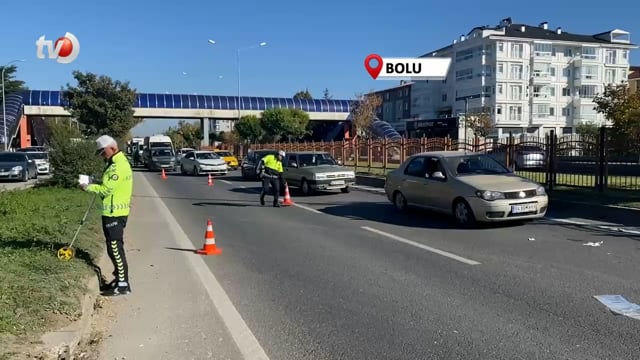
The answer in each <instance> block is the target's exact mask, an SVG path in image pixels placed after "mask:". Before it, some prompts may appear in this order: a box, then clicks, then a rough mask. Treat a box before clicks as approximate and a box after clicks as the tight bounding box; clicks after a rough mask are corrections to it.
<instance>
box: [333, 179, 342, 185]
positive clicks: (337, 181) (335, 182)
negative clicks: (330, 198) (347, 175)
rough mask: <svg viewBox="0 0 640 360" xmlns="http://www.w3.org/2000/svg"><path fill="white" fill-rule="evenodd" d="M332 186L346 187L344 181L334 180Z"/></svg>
mask: <svg viewBox="0 0 640 360" xmlns="http://www.w3.org/2000/svg"><path fill="white" fill-rule="evenodd" d="M331 185H344V180H334V181H332V182H331Z"/></svg>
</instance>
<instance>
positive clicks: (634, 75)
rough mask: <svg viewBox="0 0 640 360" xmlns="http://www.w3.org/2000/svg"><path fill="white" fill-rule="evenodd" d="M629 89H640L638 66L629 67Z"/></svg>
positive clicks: (639, 68) (639, 70) (636, 90)
mask: <svg viewBox="0 0 640 360" xmlns="http://www.w3.org/2000/svg"><path fill="white" fill-rule="evenodd" d="M628 81H629V90H630V91H631V92H632V93H635V92H638V91H640V66H630V67H629V80H628Z"/></svg>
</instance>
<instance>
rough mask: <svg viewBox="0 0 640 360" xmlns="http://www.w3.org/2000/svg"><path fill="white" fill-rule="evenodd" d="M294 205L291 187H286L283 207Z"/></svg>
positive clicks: (286, 185)
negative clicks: (290, 191)
mask: <svg viewBox="0 0 640 360" xmlns="http://www.w3.org/2000/svg"><path fill="white" fill-rule="evenodd" d="M291 205H293V201H291V194H289V185H288V184H285V185H284V200H283V201H282V206H291Z"/></svg>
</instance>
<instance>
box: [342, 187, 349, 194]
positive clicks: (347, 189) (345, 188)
mask: <svg viewBox="0 0 640 360" xmlns="http://www.w3.org/2000/svg"><path fill="white" fill-rule="evenodd" d="M340 191H342V193H343V194H348V193H350V192H351V188H350V187H348V186H347V187H343V188H342V189H340Z"/></svg>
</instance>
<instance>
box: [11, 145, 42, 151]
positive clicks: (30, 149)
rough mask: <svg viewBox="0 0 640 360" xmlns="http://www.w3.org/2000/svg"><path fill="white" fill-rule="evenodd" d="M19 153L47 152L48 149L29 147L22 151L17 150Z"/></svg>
mask: <svg viewBox="0 0 640 360" xmlns="http://www.w3.org/2000/svg"><path fill="white" fill-rule="evenodd" d="M16 151H19V152H46V151H47V148H46V147H44V146H27V147H23V148H20V149H16Z"/></svg>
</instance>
